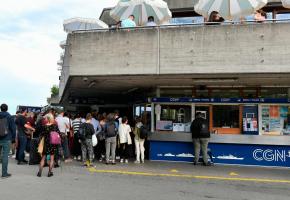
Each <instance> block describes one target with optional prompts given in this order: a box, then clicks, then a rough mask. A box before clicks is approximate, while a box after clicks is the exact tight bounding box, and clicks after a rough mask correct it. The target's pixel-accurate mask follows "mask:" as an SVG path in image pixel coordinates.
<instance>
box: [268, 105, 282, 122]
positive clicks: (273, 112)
mask: <svg viewBox="0 0 290 200" xmlns="http://www.w3.org/2000/svg"><path fill="white" fill-rule="evenodd" d="M279 117H280V112H279V106H270V118H271V119H278V118H279Z"/></svg>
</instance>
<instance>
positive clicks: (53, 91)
mask: <svg viewBox="0 0 290 200" xmlns="http://www.w3.org/2000/svg"><path fill="white" fill-rule="evenodd" d="M50 92H51V96H52V97H55V96H57V95H58V93H59V87H58V86H57V85H53V86H52V88H51V89H50Z"/></svg>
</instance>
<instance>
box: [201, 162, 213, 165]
mask: <svg viewBox="0 0 290 200" xmlns="http://www.w3.org/2000/svg"><path fill="white" fill-rule="evenodd" d="M203 166H213V163H211V162H207V163H203Z"/></svg>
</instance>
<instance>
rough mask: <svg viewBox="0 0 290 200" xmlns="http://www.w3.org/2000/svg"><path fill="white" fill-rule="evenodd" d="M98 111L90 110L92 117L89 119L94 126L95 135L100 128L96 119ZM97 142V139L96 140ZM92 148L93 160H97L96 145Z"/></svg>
mask: <svg viewBox="0 0 290 200" xmlns="http://www.w3.org/2000/svg"><path fill="white" fill-rule="evenodd" d="M97 116H98V113H97V112H96V111H94V112H92V119H91V124H92V125H93V127H94V130H95V134H96V136H97V135H98V134H99V133H100V132H101V130H102V128H101V125H100V122H99V120H98V119H97ZM98 142H99V141H98ZM93 149H94V155H95V160H97V159H98V158H97V146H95V147H93Z"/></svg>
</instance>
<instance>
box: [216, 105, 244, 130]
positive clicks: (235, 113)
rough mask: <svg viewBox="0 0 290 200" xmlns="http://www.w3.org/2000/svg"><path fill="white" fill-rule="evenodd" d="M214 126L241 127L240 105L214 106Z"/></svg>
mask: <svg viewBox="0 0 290 200" xmlns="http://www.w3.org/2000/svg"><path fill="white" fill-rule="evenodd" d="M213 126H214V127H218V128H239V106H230V105H228V106H219V105H218V106H213Z"/></svg>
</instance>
